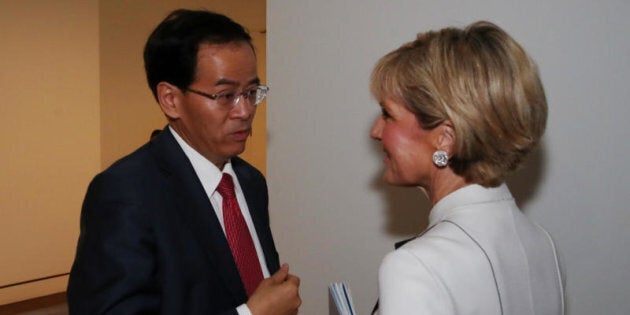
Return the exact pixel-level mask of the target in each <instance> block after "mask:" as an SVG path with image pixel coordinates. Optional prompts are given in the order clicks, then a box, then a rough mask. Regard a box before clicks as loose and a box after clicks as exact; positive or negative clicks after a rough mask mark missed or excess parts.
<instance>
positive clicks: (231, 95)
mask: <svg viewBox="0 0 630 315" xmlns="http://www.w3.org/2000/svg"><path fill="white" fill-rule="evenodd" d="M234 96H236V93H234V92H227V93H222V94H219V96H218V97H219V98H222V99H224V100H226V101H231V100H233V99H234Z"/></svg>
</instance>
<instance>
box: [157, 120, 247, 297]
mask: <svg viewBox="0 0 630 315" xmlns="http://www.w3.org/2000/svg"><path fill="white" fill-rule="evenodd" d="M153 142H154V143H155V146H154V147H155V149H154V154H155V156H156V159H157V160H158V161H160V164H161V165H162V167H163V169H164V172H165V173H166V174H167V176H168V178H169V180H170V182H171V184H172V189H173V191H174V194H175V195H174V199H175V202H176V203H177V209H175V210H176V211H178V212H179V213H180V215H181V216H182V218H183V219H184V221H185V222H186V223H187V225H188V226H189V227H190V229H191V230H192V232H193V234H194V235H195V236H196V238H197V240H198V241H199V243H200V245H201V247H202V248H203V249H204V252H205V253H206V256H207V258H208V260H209V261H210V263H211V265H212V267H213V268H215V270H216V273H217V274H219V275H220V276H221V278H222V279H223V282H224V284H225V286H226V287H227V288H229V290H230V291H231V292H232V294H233V295H234V296H235V297H236V300H237V301H239V302H240V303H242V302H244V301H246V300H247V295H246V293H245V288H244V287H243V285H242V283H241V281H240V275H239V273H238V269H237V268H236V264H235V263H234V259H233V258H232V252H231V251H230V246H229V244H228V242H227V239H226V238H225V234H224V233H223V229H222V228H221V223H220V222H219V220H218V219H217V217H216V215H215V214H214V213H215V212H214V210H213V208H212V204H211V203H210V200H208V196H207V195H206V193H205V191H204V189H203V186H202V185H201V182H200V181H199V178H198V177H197V174H196V173H195V171H194V169H193V167H192V164H191V163H190V161H189V160H188V158H187V157H186V155H185V154H184V152H183V151H182V149H181V147H180V146H179V144H178V143H177V141H176V140H175V138H173V135H172V134H171V133H170V130H169V129H168V128H166V129H164V131H163V132H162V133H161V134H160V135H159V136H158V138H156V139H155V140H154V141H153Z"/></svg>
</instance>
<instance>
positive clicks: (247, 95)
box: [243, 89, 256, 99]
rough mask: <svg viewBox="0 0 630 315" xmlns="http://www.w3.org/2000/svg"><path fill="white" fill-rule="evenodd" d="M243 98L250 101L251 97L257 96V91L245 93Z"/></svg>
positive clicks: (252, 90)
mask: <svg viewBox="0 0 630 315" xmlns="http://www.w3.org/2000/svg"><path fill="white" fill-rule="evenodd" d="M243 96H245V98H247V99H249V98H250V97H253V96H256V89H251V90H247V91H245V93H243Z"/></svg>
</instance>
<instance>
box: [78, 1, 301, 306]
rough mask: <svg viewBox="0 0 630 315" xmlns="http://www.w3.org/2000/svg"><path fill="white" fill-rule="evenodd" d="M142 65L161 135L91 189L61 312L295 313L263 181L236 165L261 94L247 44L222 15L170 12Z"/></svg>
mask: <svg viewBox="0 0 630 315" xmlns="http://www.w3.org/2000/svg"><path fill="white" fill-rule="evenodd" d="M144 58H145V69H146V73H147V78H148V81H149V86H150V87H151V89H152V91H153V94H154V96H155V98H156V100H157V101H158V103H159V105H160V108H161V110H162V112H163V113H164V115H165V116H166V117H167V119H168V126H167V127H166V128H165V129H164V130H163V131H162V132H160V133H159V135H157V136H156V137H155V138H154V139H152V140H151V141H150V142H149V143H147V144H145V145H144V146H142V147H140V148H139V149H138V150H136V151H135V152H133V153H132V154H130V155H128V156H126V157H124V158H122V159H121V160H119V161H117V162H116V163H114V164H113V165H112V166H110V167H109V168H108V169H107V170H105V171H104V172H102V173H101V174H99V175H97V176H96V177H95V178H94V179H93V181H92V182H91V183H90V186H89V187H88V191H87V194H86V197H85V200H84V203H83V208H82V212H81V234H80V237H79V242H78V246H77V254H76V258H75V261H74V264H73V266H72V271H71V273H70V281H69V284H68V304H69V309H70V313H71V314H89V315H96V314H177V315H180V314H181V315H184V314H253V315H265V314H274V315H275V314H296V313H297V308H298V307H299V305H300V303H301V300H300V297H299V293H298V287H299V279H298V278H297V277H296V276H294V275H291V274H290V273H289V271H288V265H286V264H285V265H283V266H282V267H281V266H280V264H279V258H278V253H277V251H276V248H275V245H274V241H273V238H272V235H271V230H270V228H269V214H268V209H267V186H266V182H265V179H264V177H263V176H262V174H261V173H260V172H259V171H258V170H256V169H255V168H254V167H253V166H251V165H249V164H248V163H247V162H245V161H243V160H242V159H240V158H238V157H237V155H238V154H240V153H241V152H243V150H244V149H245V142H246V140H247V138H248V137H249V134H250V133H251V125H252V120H253V118H254V114H255V112H256V105H258V104H259V103H260V102H261V101H262V100H263V99H264V97H265V96H266V93H267V90H268V88H267V87H265V86H262V85H260V80H259V78H258V75H257V69H256V57H255V54H254V50H253V46H252V44H251V38H250V36H249V35H248V34H247V33H246V32H245V30H244V29H243V27H242V26H240V25H239V24H237V23H235V22H234V21H232V20H230V19H229V18H227V17H225V16H223V15H220V14H216V13H212V12H208V11H188V10H177V11H174V12H173V13H171V14H170V15H169V16H168V17H167V18H166V19H165V20H164V21H162V23H161V24H160V25H158V27H157V28H156V29H155V30H154V31H153V33H152V34H151V36H150V37H149V40H148V41H147V44H146V46H145V51H144ZM226 185H227V186H226ZM222 187H224V188H222ZM225 187H229V188H228V192H226V191H225V190H222V189H225ZM234 211H235V212H234ZM227 213H230V214H227ZM232 214H234V216H232ZM235 222H236V223H235ZM235 235H236V236H235ZM235 239H236V240H237V241H234V240H235ZM243 244H245V245H243ZM243 248H247V250H243ZM243 257H246V258H243ZM243 261H245V263H243ZM263 278H264V280H263Z"/></svg>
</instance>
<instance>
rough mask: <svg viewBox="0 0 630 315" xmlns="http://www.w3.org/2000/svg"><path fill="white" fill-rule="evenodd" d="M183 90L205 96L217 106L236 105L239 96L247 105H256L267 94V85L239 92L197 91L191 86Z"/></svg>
mask: <svg viewBox="0 0 630 315" xmlns="http://www.w3.org/2000/svg"><path fill="white" fill-rule="evenodd" d="M185 91H188V92H192V93H195V94H197V95H201V96H204V97H207V98H209V99H211V100H213V101H215V102H217V104H219V106H225V107H227V106H236V104H238V101H240V100H241V96H242V97H243V99H244V100H245V103H246V104H247V105H252V106H256V105H258V104H260V103H261V102H262V101H263V100H264V99H265V97H266V96H267V93H268V92H269V87H268V86H265V85H259V86H257V87H254V88H251V89H247V90H245V91H243V92H241V93H237V92H221V93H217V94H208V93H204V92H201V91H197V90H194V89H191V88H187V89H186V90H185Z"/></svg>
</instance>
